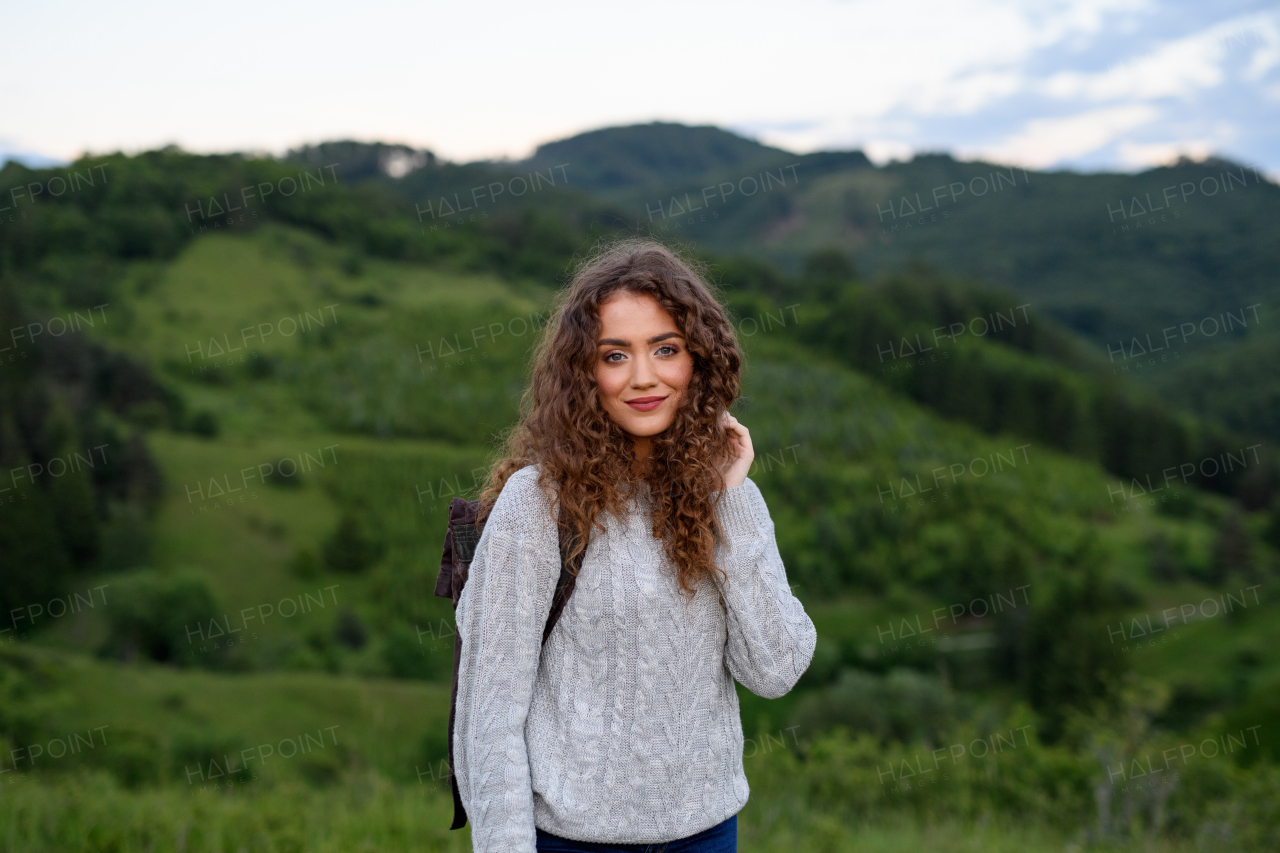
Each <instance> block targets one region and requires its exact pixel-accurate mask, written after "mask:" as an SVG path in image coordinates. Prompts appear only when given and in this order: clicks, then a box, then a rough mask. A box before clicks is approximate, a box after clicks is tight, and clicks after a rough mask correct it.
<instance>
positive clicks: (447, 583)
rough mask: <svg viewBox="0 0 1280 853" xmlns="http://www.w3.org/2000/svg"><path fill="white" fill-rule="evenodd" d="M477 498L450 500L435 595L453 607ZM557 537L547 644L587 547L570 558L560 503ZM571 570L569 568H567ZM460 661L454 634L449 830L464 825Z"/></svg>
mask: <svg viewBox="0 0 1280 853" xmlns="http://www.w3.org/2000/svg"><path fill="white" fill-rule="evenodd" d="M479 511H480V501H478V500H477V501H469V500H465V499H463V498H454V499H453V500H452V501H450V502H449V529H448V530H447V531H446V532H445V535H444V553H443V554H442V555H441V558H440V574H439V575H437V576H436V588H435V594H436V595H438V596H441V597H442V598H451V599H452V600H453V609H454V610H457V609H458V599H459V598H460V597H461V596H462V587H463V585H464V584H465V583H466V582H467V577H468V576H469V574H470V570H471V561H472V560H473V559H474V558H475V553H476V546H477V545H478V544H479V543H480V536H481V534H482V533H483V531H484V522H483V521H481V522H477V520H476V519H477V518H478V514H479ZM556 526H557V527H558V528H559V538H560V577H559V579H558V580H557V581H556V591H555V593H554V595H553V596H552V599H551V612H550V614H549V615H548V616H547V624H546V627H544V628H543V629H542V645H544V646H545V645H546V644H547V639H548V638H550V636H551V629H552V628H554V627H555V626H556V623H557V622H559V621H560V615H561V614H562V613H563V612H564V606H565V604H567V603H568V602H569V597H570V596H572V595H573V590H574V587H575V585H576V584H577V581H578V572H579V571H580V570H581V568H582V558H583V557H584V556H586V549H583V551H582V553H580V554H578V555H577V557H575V558H574V559H573V560H570V559H569V556H568V555H569V548H570V543H571V541H574V538H573V537H572V536H571V534H570V531H569V529H568V527H567V526H566V524H565V521H564V511H563V505H561V511H560V515H559V517H558V518H557V519H556ZM570 569H572V571H570ZM461 664H462V635H461V634H460V633H459V632H457V631H454V634H453V687H452V689H451V692H450V696H449V788H450V790H451V792H452V794H453V823H451V824H450V826H449V828H450V829H461V828H462V827H464V826H466V825H467V811H466V809H465V808H464V807H463V805H462V793H461V792H460V791H459V790H458V777H457V776H456V775H455V774H454V772H453V768H454V763H453V731H454V718H455V715H456V711H457V707H458V670H459V669H461Z"/></svg>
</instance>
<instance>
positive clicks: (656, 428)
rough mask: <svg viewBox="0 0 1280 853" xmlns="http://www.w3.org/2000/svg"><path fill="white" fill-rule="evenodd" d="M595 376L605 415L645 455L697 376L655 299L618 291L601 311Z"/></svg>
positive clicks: (681, 341)
mask: <svg viewBox="0 0 1280 853" xmlns="http://www.w3.org/2000/svg"><path fill="white" fill-rule="evenodd" d="M595 377H596V390H597V393H598V395H599V397H600V402H601V403H602V404H603V405H604V409H605V411H606V412H608V413H609V417H611V418H613V420H614V422H615V423H617V424H618V426H620V427H622V429H623V431H625V432H626V433H628V434H629V435H631V436H632V437H633V438H636V439H638V440H637V442H636V447H637V450H639V451H642V454H641V455H647V451H648V446H649V443H650V442H649V437H650V436H654V435H658V434H659V433H661V432H663V431H664V430H665V429H666V428H667V427H669V426H671V423H672V421H674V420H675V416H676V411H677V410H678V409H679V407H680V401H681V400H682V399H683V398H684V394H685V390H686V389H687V388H688V387H689V380H690V379H691V378H692V377H693V356H692V355H690V353H689V349H688V347H686V346H685V338H684V335H682V334H680V329H679V327H677V326H676V323H675V320H673V319H672V318H671V314H670V313H668V312H667V310H666V309H665V308H663V307H662V306H661V305H659V304H658V301H657V300H656V299H654V298H653V297H652V296H649V295H648V294H637V293H631V292H629V291H625V290H623V291H618V292H616V293H614V294H613V295H612V296H611V297H609V299H608V301H606V302H605V303H604V304H602V305H601V306H600V335H599V338H598V340H597V346H596V369H595Z"/></svg>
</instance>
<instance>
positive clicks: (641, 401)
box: [626, 397, 667, 412]
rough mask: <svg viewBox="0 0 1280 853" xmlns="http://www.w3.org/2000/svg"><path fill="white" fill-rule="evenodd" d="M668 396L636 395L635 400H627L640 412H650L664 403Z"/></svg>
mask: <svg viewBox="0 0 1280 853" xmlns="http://www.w3.org/2000/svg"><path fill="white" fill-rule="evenodd" d="M665 399H667V398H666V397H636V398H635V399H634V400H627V401H626V402H627V405H628V406H630V407H631V408H633V409H635V410H636V411H639V412H649V411H652V410H654V409H656V408H658V406H660V405H662V401H663V400H665Z"/></svg>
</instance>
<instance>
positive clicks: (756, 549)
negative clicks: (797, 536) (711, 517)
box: [716, 478, 818, 699]
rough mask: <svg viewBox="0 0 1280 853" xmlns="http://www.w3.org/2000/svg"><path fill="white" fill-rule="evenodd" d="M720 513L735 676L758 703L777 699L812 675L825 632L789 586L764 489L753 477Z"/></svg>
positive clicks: (726, 497) (727, 493)
mask: <svg viewBox="0 0 1280 853" xmlns="http://www.w3.org/2000/svg"><path fill="white" fill-rule="evenodd" d="M716 513H717V518H718V519H719V521H720V525H721V527H722V528H723V530H724V532H725V538H726V541H725V542H724V543H723V546H722V557H721V563H720V565H721V567H722V568H723V569H724V571H725V573H726V574H727V575H728V576H729V577H728V583H727V585H726V587H725V588H724V591H723V592H724V598H725V605H726V610H727V619H728V640H727V649H726V655H725V658H726V662H727V663H728V666H729V672H730V673H731V674H732V675H733V677H734V678H735V679H737V680H738V681H739V682H740V683H741V684H742V685H743V686H744V687H746V688H747V689H748V690H750V691H751V692H752V693H755V694H756V695H757V696H763V697H765V698H768V699H776V698H777V697H779V696H782V695H783V694H785V693H786V692H787V691H789V690H790V689H791V688H792V687H794V686H795V683H796V682H797V681H799V680H800V676H801V675H803V674H804V671H805V670H806V669H808V668H809V663H810V661H812V660H813V650H814V646H815V644H816V643H817V640H818V632H817V630H816V629H815V628H814V626H813V621H812V620H810V619H809V616H808V614H807V613H805V612H804V605H802V604H801V603H800V600H799V599H798V598H796V597H795V595H793V594H792V592H791V587H790V586H789V585H788V584H787V573H786V570H785V568H784V567H783V565H782V557H781V555H780V554H779V553H778V543H777V540H776V539H775V537H774V528H773V519H772V518H771V517H770V516H769V508H768V506H766V504H765V502H764V496H763V495H762V494H760V489H759V487H758V486H756V484H755V483H754V482H752V481H751V479H750V478H747V480H746V481H745V482H743V483H742V484H741V485H738V486H734V487H732V488H729V489H725V490H724V491H723V492H722V493H721V496H720V501H719V504H718V505H717V506H716Z"/></svg>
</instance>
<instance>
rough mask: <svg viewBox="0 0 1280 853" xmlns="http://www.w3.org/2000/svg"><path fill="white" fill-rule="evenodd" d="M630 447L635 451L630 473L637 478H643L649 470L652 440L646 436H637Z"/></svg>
mask: <svg viewBox="0 0 1280 853" xmlns="http://www.w3.org/2000/svg"><path fill="white" fill-rule="evenodd" d="M631 446H632V448H633V450H634V451H635V460H634V461H633V462H632V463H631V473H633V474H635V475H636V476H637V477H642V476H644V473H645V471H647V470H648V469H649V454H650V452H651V451H652V450H653V439H651V438H649V437H648V436H637V437H635V438H633V439H632V441H631Z"/></svg>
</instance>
